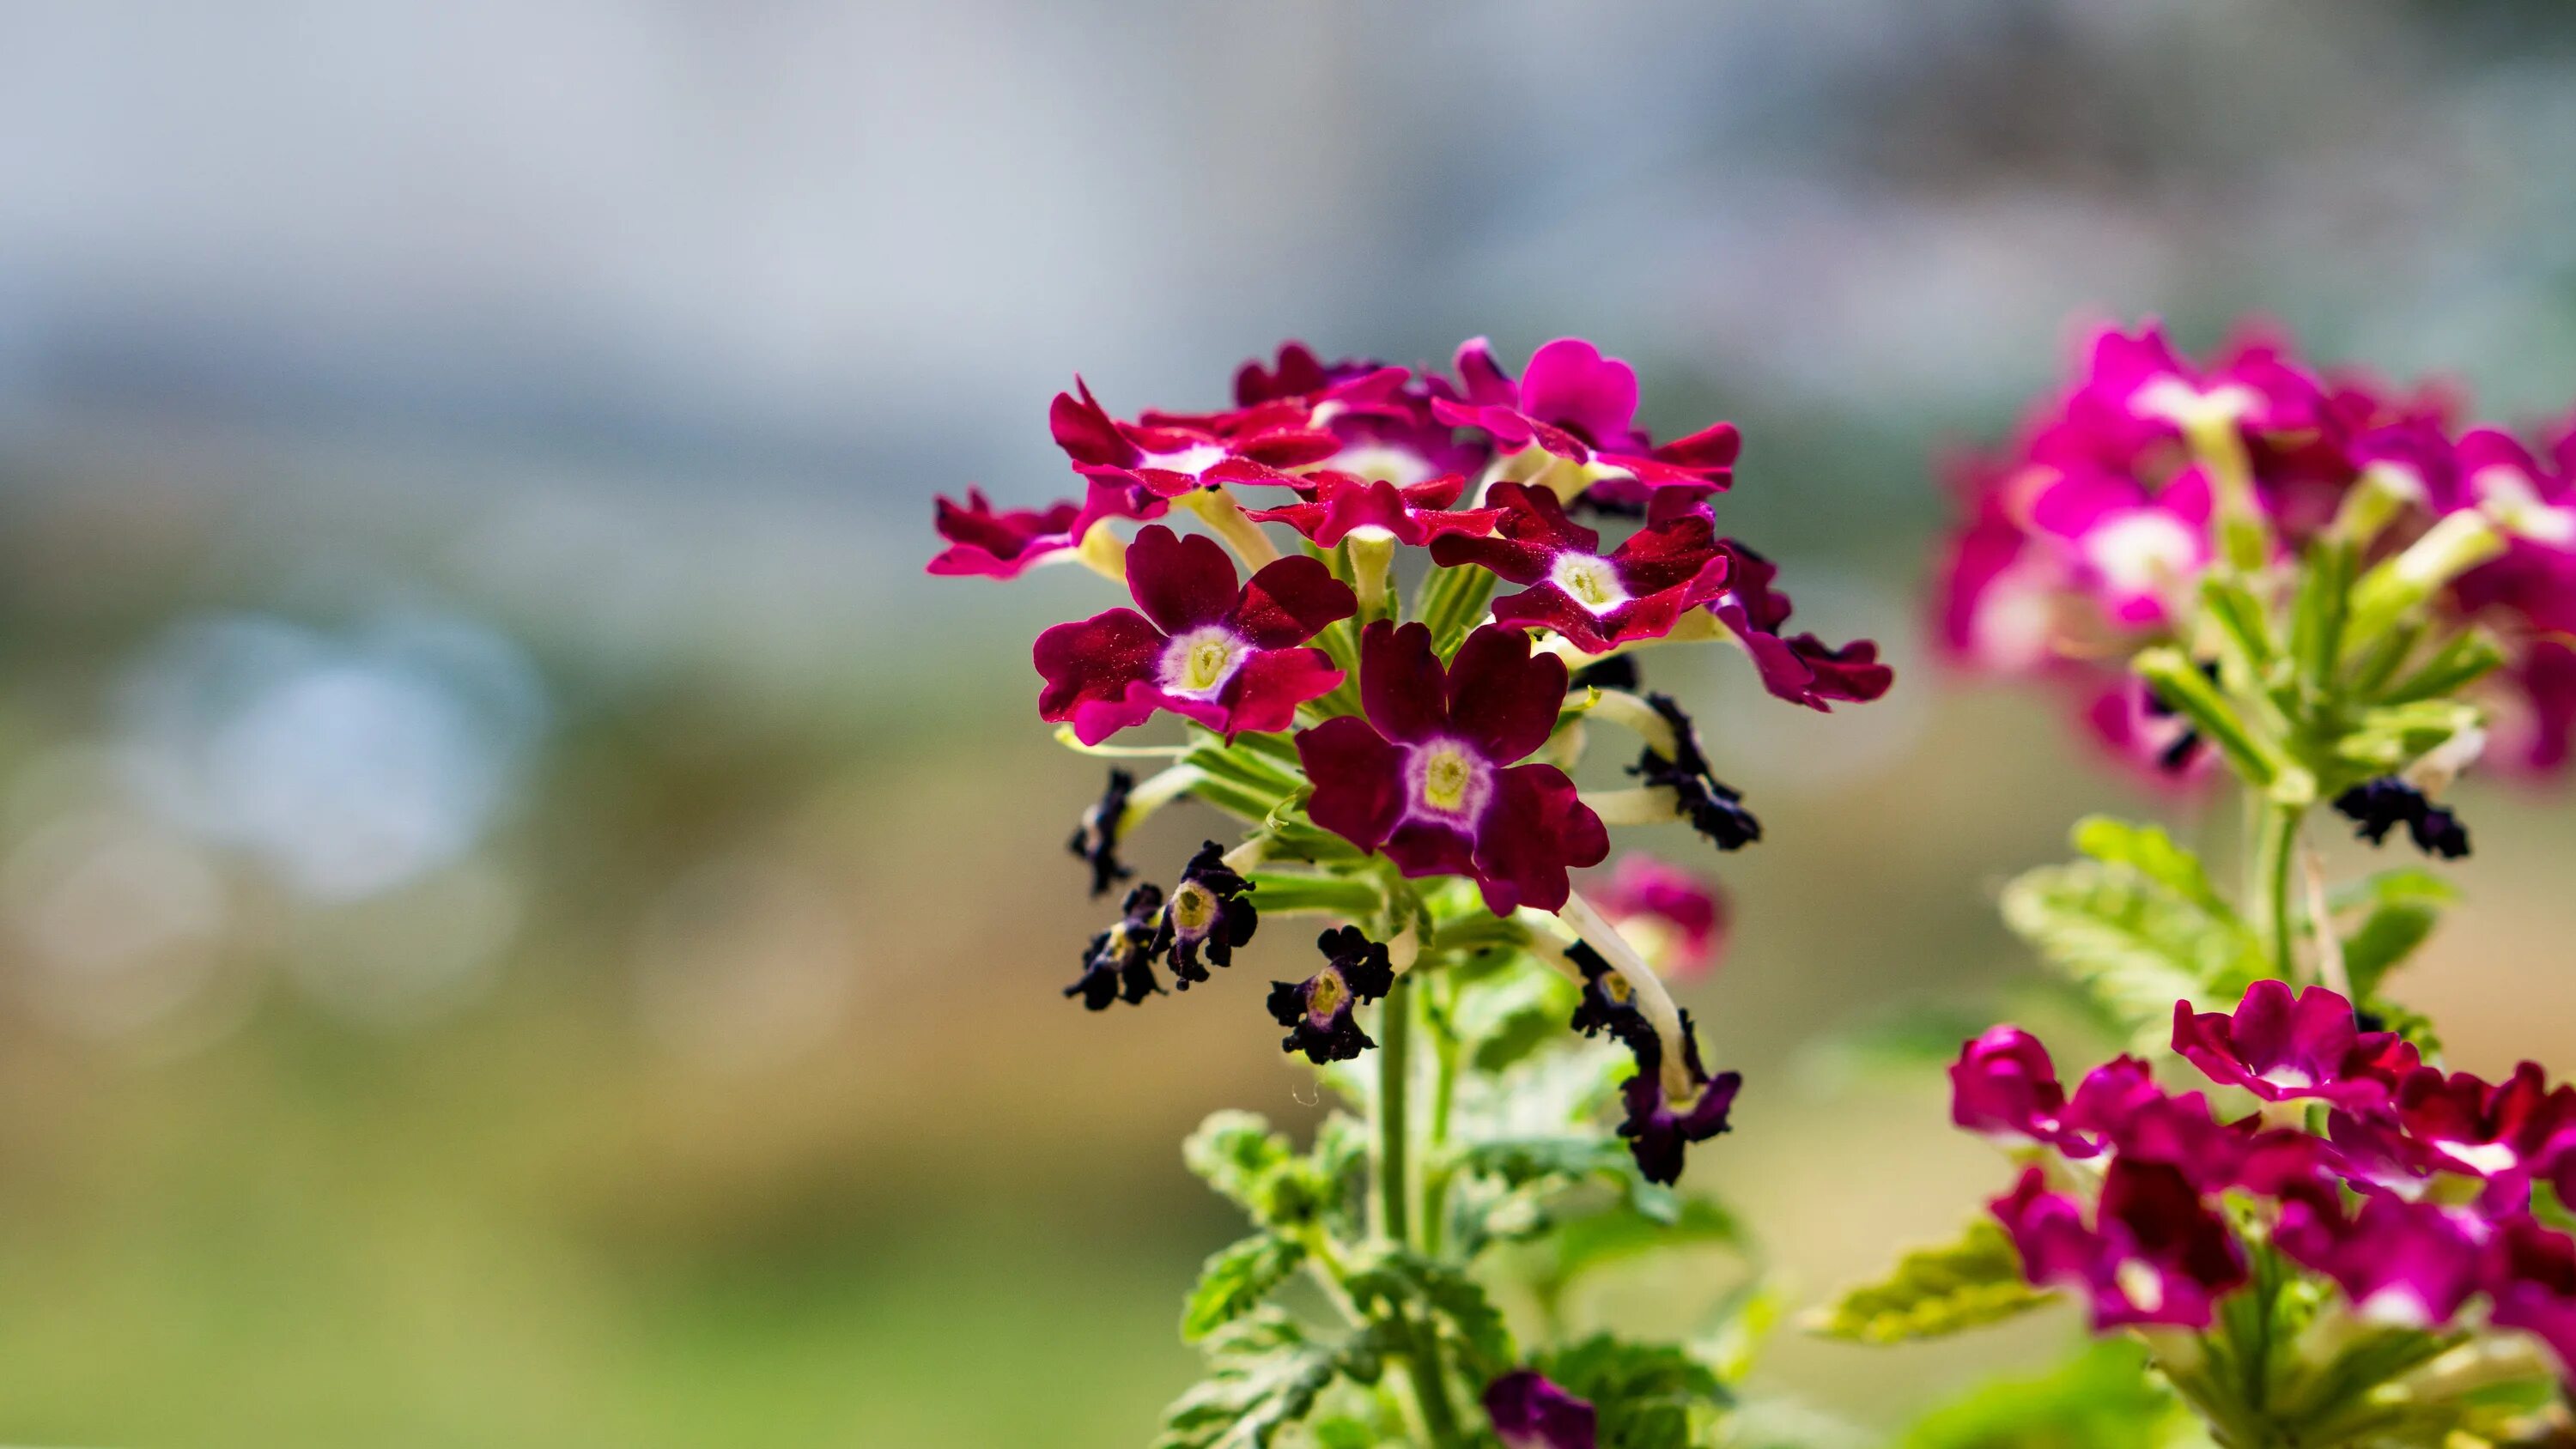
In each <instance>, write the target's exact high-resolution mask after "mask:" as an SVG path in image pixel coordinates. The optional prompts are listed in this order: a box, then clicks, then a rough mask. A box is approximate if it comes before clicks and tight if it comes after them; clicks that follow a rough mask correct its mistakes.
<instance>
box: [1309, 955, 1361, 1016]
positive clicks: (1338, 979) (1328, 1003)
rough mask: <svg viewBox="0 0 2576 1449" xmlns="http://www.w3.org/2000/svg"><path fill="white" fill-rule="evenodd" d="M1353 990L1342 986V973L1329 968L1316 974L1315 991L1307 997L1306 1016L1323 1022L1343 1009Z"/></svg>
mask: <svg viewBox="0 0 2576 1449" xmlns="http://www.w3.org/2000/svg"><path fill="white" fill-rule="evenodd" d="M1350 994H1351V989H1350V988H1349V987H1348V986H1345V985H1343V984H1342V973H1341V972H1339V971H1336V970H1334V969H1333V968H1332V967H1330V966H1327V967H1325V968H1324V969H1323V970H1321V971H1318V972H1316V973H1315V987H1314V990H1312V991H1310V992H1309V993H1307V996H1306V1014H1307V1015H1308V1016H1311V1017H1314V1018H1316V1019H1318V1020H1321V1019H1323V1018H1325V1017H1328V1016H1331V1015H1332V1014H1333V1013H1334V1012H1335V1011H1338V1010H1340V1009H1341V1005H1342V1002H1343V1000H1344V998H1346V997H1348V996H1349V995H1350Z"/></svg>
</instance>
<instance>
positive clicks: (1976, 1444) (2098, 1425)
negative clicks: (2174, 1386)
mask: <svg viewBox="0 0 2576 1449" xmlns="http://www.w3.org/2000/svg"><path fill="white" fill-rule="evenodd" d="M2177 1414H2178V1409H2177V1404H2176V1401H2175V1399H2174V1396H2173V1394H2172V1393H2171V1392H2169V1391H2168V1390H2166V1389H2165V1388H2163V1387H2162V1386H2161V1385H2159V1384H2158V1383H2156V1382H2155V1381H2154V1380H2153V1379H2152V1378H2150V1377H2149V1376H2148V1374H2147V1358H2146V1353H2145V1351H2144V1350H2142V1349H2141V1348H2139V1346H2138V1345H2137V1344H2136V1343H2135V1342H2134V1341H2131V1340H2128V1339H2125V1338H2111V1339H2103V1340H2101V1341H2099V1342H2096V1343H2094V1344H2092V1345H2090V1346H2089V1347H2087V1348H2086V1349H2085V1350H2084V1351H2083V1352H2081V1353H2079V1354H2077V1355H2076V1356H2075V1357H2073V1358H2070V1359H2068V1360H2067V1361H2066V1362H2065V1363H2064V1364H2061V1365H2059V1366H2058V1367H2056V1368H2054V1369H2051V1370H2049V1371H2048V1372H2046V1373H2043V1374H2040V1375H2037V1376H2035V1377H2015V1378H2007V1379H1997V1380H1995V1381H1993V1382H1991V1383H1988V1384H1985V1385H1982V1386H1980V1387H1978V1388H1976V1389H1972V1390H1970V1391H1969V1392H1968V1393H1966V1394H1964V1395H1962V1396H1960V1397H1959V1398H1956V1399H1953V1400H1951V1401H1950V1402H1949V1403H1947V1404H1944V1405H1942V1406H1940V1407H1939V1408H1936V1409H1934V1410H1933V1411H1932V1412H1931V1413H1929V1414H1926V1415H1924V1416H1923V1417H1922V1418H1921V1419H1919V1420H1917V1421H1916V1422H1915V1424H1914V1427H1913V1429H1912V1430H1911V1431H1910V1432H1908V1433H1907V1434H1906V1436H1905V1439H1904V1449H2160V1446H2162V1445H2165V1444H2167V1443H2170V1442H2172V1436H2173V1424H2172V1421H2173V1420H2174V1419H2175V1418H2176V1417H2177Z"/></svg>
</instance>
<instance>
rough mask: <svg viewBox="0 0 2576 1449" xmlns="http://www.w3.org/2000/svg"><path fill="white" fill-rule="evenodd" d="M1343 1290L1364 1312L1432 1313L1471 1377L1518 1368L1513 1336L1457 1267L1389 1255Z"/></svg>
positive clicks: (1413, 1256) (1397, 1253)
mask: <svg viewBox="0 0 2576 1449" xmlns="http://www.w3.org/2000/svg"><path fill="white" fill-rule="evenodd" d="M1343 1286H1344V1287H1345V1288H1347V1289H1349V1290H1350V1295H1351V1298H1352V1300H1353V1301H1355V1302H1356V1303H1358V1304H1359V1305H1360V1307H1361V1308H1362V1309H1363V1310H1365V1309H1369V1308H1371V1307H1373V1306H1375V1305H1379V1304H1384V1305H1387V1306H1390V1307H1393V1306H1401V1305H1404V1304H1407V1303H1410V1304H1412V1305H1414V1306H1415V1307H1417V1308H1420V1309H1422V1310H1425V1311H1427V1312H1428V1313H1429V1314H1430V1315H1431V1316H1432V1317H1433V1318H1434V1319H1435V1320H1437V1321H1438V1322H1439V1323H1441V1324H1442V1325H1444V1326H1445V1327H1446V1328H1447V1329H1448V1330H1449V1333H1450V1336H1451V1337H1452V1338H1453V1340H1454V1341H1455V1343H1456V1346H1457V1349H1458V1353H1459V1358H1460V1361H1461V1362H1462V1363H1463V1364H1464V1365H1465V1366H1466V1368H1467V1369H1468V1370H1469V1372H1470V1374H1471V1375H1475V1376H1479V1377H1482V1378H1490V1377H1492V1376H1493V1375H1495V1374H1498V1373H1500V1372H1502V1371H1503V1370H1504V1369H1505V1368H1507V1367H1509V1366H1510V1365H1511V1363H1512V1362H1513V1359H1514V1355H1513V1351H1512V1333H1511V1329H1510V1328H1509V1327H1507V1326H1505V1324H1504V1323H1503V1315H1502V1313H1501V1312H1500V1311H1499V1310H1497V1309H1496V1308H1495V1307H1494V1304H1493V1300H1492V1299H1490V1298H1487V1297H1486V1296H1485V1290H1484V1287H1483V1286H1482V1285H1481V1284H1479V1283H1477V1282H1476V1280H1475V1279H1473V1278H1470V1277H1468V1276H1467V1274H1466V1273H1465V1271H1464V1270H1462V1269H1460V1268H1458V1267H1456V1266H1454V1265H1452V1264H1448V1263H1436V1262H1433V1261H1431V1260H1430V1259H1427V1258H1424V1257H1422V1256H1420V1255H1418V1254H1415V1253H1411V1252H1405V1251H1401V1250H1399V1251H1393V1252H1388V1253H1384V1254H1381V1255H1380V1256H1379V1257H1378V1258H1376V1259H1375V1260H1374V1261H1373V1262H1371V1263H1370V1264H1369V1265H1368V1266H1367V1267H1364V1268H1362V1269H1360V1270H1359V1271H1357V1272H1355V1273H1352V1274H1350V1275H1348V1276H1347V1277H1345V1278H1344V1279H1343Z"/></svg>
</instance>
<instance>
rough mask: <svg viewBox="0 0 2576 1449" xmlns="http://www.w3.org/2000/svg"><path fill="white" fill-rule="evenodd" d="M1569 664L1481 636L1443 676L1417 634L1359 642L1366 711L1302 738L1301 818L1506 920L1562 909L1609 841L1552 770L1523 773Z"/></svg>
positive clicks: (1495, 633)
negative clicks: (1572, 875) (1463, 883)
mask: <svg viewBox="0 0 2576 1449" xmlns="http://www.w3.org/2000/svg"><path fill="white" fill-rule="evenodd" d="M1565 675H1566V671H1565V661H1563V660H1561V659H1558V658H1557V657H1555V656H1554V655H1550V654H1537V655H1533V654H1532V653H1531V652H1530V641H1529V636H1528V635H1527V634H1525V633H1523V632H1521V631H1520V630H1518V629H1513V628H1507V627H1504V626H1501V625H1492V624H1489V625H1486V626H1485V627H1483V628H1480V629H1478V630H1476V632H1474V633H1473V634H1470V635H1468V636H1467V640H1466V642H1465V643H1463V644H1461V645H1460V646H1459V647H1458V655H1457V658H1456V659H1455V660H1453V661H1452V662H1451V663H1450V664H1449V665H1448V666H1446V667H1445V668H1444V667H1443V666H1442V665H1441V663H1440V657H1439V655H1438V654H1436V653H1434V652H1433V651H1432V647H1431V631H1430V630H1429V629H1428V628H1426V627H1424V626H1423V625H1421V624H1418V623H1415V624H1405V625H1401V626H1399V625H1396V624H1392V623H1389V622H1387V621H1385V620H1379V621H1377V622H1375V623H1372V624H1370V625H1369V626H1368V628H1367V629H1366V630H1365V631H1363V633H1362V634H1361V636H1360V704H1361V707H1362V708H1363V709H1364V710H1366V711H1367V718H1365V719H1362V718H1359V717H1357V716H1352V715H1344V716H1341V717H1339V718H1336V719H1329V720H1326V721H1324V722H1323V723H1322V724H1319V725H1316V726H1315V727H1314V728H1312V729H1307V730H1301V731H1299V732H1298V735H1297V753H1298V757H1299V758H1300V759H1301V760H1302V761H1303V762H1304V764H1305V767H1306V774H1307V777H1308V778H1309V779H1311V780H1313V781H1314V782H1315V793H1314V796H1313V798H1311V799H1310V800H1308V801H1307V806H1306V808H1307V813H1308V814H1309V815H1310V816H1312V817H1313V819H1314V821H1315V823H1316V824H1318V825H1320V826H1322V827H1324V828H1325V829H1327V830H1330V831H1332V832H1334V833H1335V834H1337V835H1340V836H1341V837H1342V838H1344V839H1345V840H1348V841H1350V842H1351V843H1352V844H1353V845H1356V846H1358V847H1359V848H1360V849H1362V850H1367V851H1376V852H1382V853H1383V854H1385V856H1386V857H1387V858H1388V859H1390V860H1392V861H1394V862H1395V864H1396V867H1397V869H1399V870H1401V871H1403V872H1404V873H1405V874H1406V875H1408V876H1426V875H1464V876H1471V877H1473V878H1474V879H1475V881H1476V884H1477V886H1478V888H1479V889H1481V890H1482V891H1483V892H1484V897H1485V905H1486V907H1487V909H1489V910H1491V911H1493V913H1494V914H1496V915H1498V916H1507V915H1510V914H1511V913H1512V912H1513V911H1514V910H1516V909H1518V908H1520V907H1522V906H1536V907H1538V908H1539V909H1541V910H1549V911H1552V910H1555V909H1557V908H1558V907H1560V906H1563V905H1564V904H1565V898H1566V894H1567V891H1568V889H1569V883H1568V881H1567V879H1566V868H1567V867H1568V866H1586V865H1598V864H1600V863H1601V861H1602V859H1603V857H1605V856H1607V855H1608V854H1609V853H1610V836H1609V832H1608V831H1606V830H1604V829H1603V828H1602V825H1601V817H1599V816H1597V815H1595V814H1593V813H1592V809H1591V807H1589V806H1587V805H1585V804H1583V803H1582V802H1581V801H1580V800H1578V799H1576V798H1575V791H1574V782H1573V781H1572V780H1570V779H1567V778H1566V775H1565V772H1564V771H1563V770H1560V769H1558V768H1557V767H1555V766H1554V765H1540V764H1516V763H1514V762H1515V761H1519V760H1523V759H1526V758H1527V757H1528V756H1529V755H1530V754H1531V753H1532V752H1533V751H1535V750H1537V749H1538V748H1539V747H1540V746H1541V745H1544V744H1546V743H1547V738H1548V736H1549V735H1550V734H1552V733H1554V732H1555V729H1556V715H1557V709H1558V706H1560V705H1561V704H1563V703H1564V701H1565Z"/></svg>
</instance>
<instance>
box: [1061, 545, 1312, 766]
mask: <svg viewBox="0 0 2576 1449" xmlns="http://www.w3.org/2000/svg"><path fill="white" fill-rule="evenodd" d="M1127 584H1128V589H1129V592H1131V593H1132V594H1133V595H1134V596H1135V599H1136V604H1137V608H1139V609H1142V610H1143V611H1144V612H1143V613H1141V614H1140V613H1138V612H1137V610H1136V609H1111V610H1109V611H1108V612H1106V613H1102V614H1096V615H1093V616H1092V617H1091V618H1089V619H1085V620H1081V621H1079V622H1077V623H1071V624H1058V625H1056V626H1055V627H1054V628H1052V629H1049V630H1047V631H1046V632H1045V633H1043V634H1040V635H1039V636H1038V642H1037V648H1036V651H1035V659H1036V662H1037V668H1038V673H1040V674H1041V675H1044V676H1045V677H1046V688H1045V689H1044V690H1043V691H1041V692H1040V694H1039V695H1038V716H1039V718H1041V719H1048V720H1057V721H1070V722H1071V723H1072V725H1073V732H1074V734H1075V735H1076V737H1078V738H1079V739H1081V741H1082V742H1083V743H1084V744H1098V743H1099V742H1100V741H1102V740H1105V739H1107V738H1108V737H1109V736H1111V735H1113V734H1115V733H1117V732H1118V731H1119V730H1122V729H1124V728H1126V727H1127V726H1129V725H1133V724H1141V723H1143V722H1144V721H1145V720H1147V719H1149V718H1151V717H1152V716H1153V714H1154V712H1155V711H1156V710H1158V709H1160V710H1169V711H1171V712H1172V713H1174V714H1178V715H1183V716H1186V717H1188V718H1190V719H1193V720H1196V721H1198V722H1199V723H1200V724H1203V725H1206V726H1207V727H1208V728H1209V729H1212V730H1216V731H1218V732H1220V733H1222V734H1226V735H1233V734H1235V733H1237V732H1238V731H1243V730H1260V731H1274V730H1284V729H1286V728H1288V727H1289V725H1290V724H1292V723H1294V722H1295V720H1296V717H1297V706H1298V705H1301V704H1303V703H1305V702H1306V701H1307V700H1310V699H1315V698H1318V697H1320V696H1322V695H1324V694H1328V693H1330V692H1331V691H1332V689H1333V687H1334V686H1335V685H1338V684H1340V683H1341V682H1342V672H1341V671H1340V670H1338V669H1335V668H1334V667H1333V662H1332V658H1331V656H1329V655H1327V654H1326V653H1325V652H1324V651H1323V650H1321V649H1305V648H1299V647H1296V646H1299V645H1302V644H1304V643H1305V642H1306V641H1307V640H1309V639H1312V638H1314V637H1315V635H1316V634H1317V633H1318V632H1319V631H1321V630H1322V629H1323V628H1324V627H1325V626H1326V625H1328V624H1332V623H1335V622H1337V621H1339V620H1342V619H1347V618H1349V617H1350V616H1351V615H1352V614H1353V613H1354V612H1356V611H1357V610H1358V608H1359V601H1358V599H1357V598H1356V597H1355V596H1353V595H1352V593H1351V590H1350V586H1349V585H1347V584H1345V583H1342V582H1341V581H1340V580H1338V579H1335V578H1334V577H1333V576H1332V572H1331V570H1329V569H1327V568H1325V567H1324V565H1323V564H1322V563H1320V562H1318V561H1317V560H1314V559H1311V558H1305V557H1297V558H1283V559H1280V560H1279V561H1277V562H1276V563H1272V564H1268V565H1266V566H1264V567H1263V568H1262V569H1261V571H1260V572H1258V573H1255V574H1254V575H1253V576H1252V578H1251V581H1250V582H1248V583H1246V584H1244V585H1243V586H1242V588H1241V589H1240V590H1238V589H1237V588H1236V585H1235V571H1234V563H1233V561H1232V560H1230V559H1228V558H1227V557H1226V553H1225V550H1224V548H1222V547H1221V546H1219V545H1218V544H1217V542H1216V540H1214V539H1211V538H1207V537H1204V536H1202V535H1198V534H1190V535H1187V536H1182V535H1179V534H1175V533H1173V532H1172V531H1171V530H1170V529H1168V528H1165V527H1163V526H1162V525H1161V524H1152V525H1149V526H1147V527H1146V528H1145V529H1144V530H1143V531H1142V532H1140V533H1138V534H1137V535H1136V542H1135V543H1134V544H1133V545H1132V546H1131V547H1130V548H1129V549H1128V550H1127Z"/></svg>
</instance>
